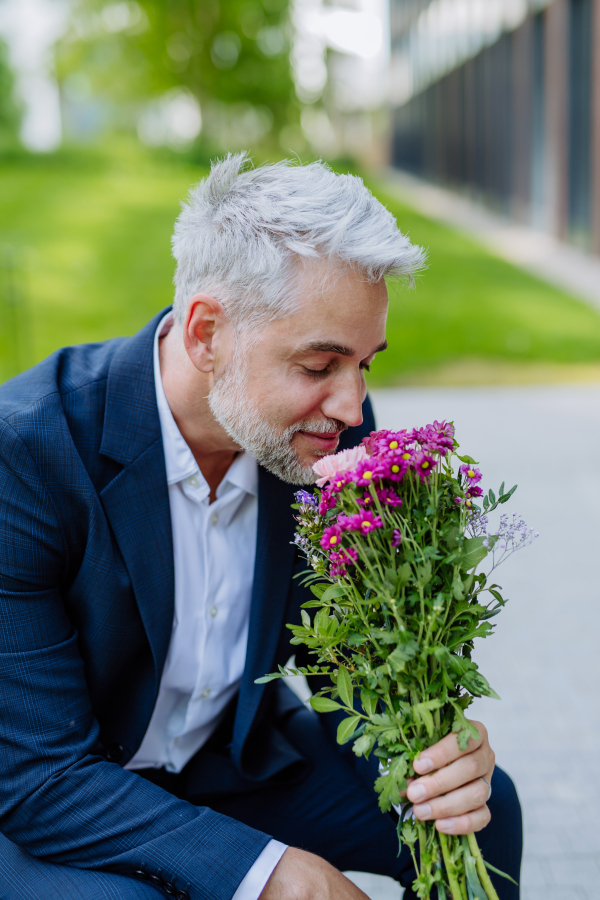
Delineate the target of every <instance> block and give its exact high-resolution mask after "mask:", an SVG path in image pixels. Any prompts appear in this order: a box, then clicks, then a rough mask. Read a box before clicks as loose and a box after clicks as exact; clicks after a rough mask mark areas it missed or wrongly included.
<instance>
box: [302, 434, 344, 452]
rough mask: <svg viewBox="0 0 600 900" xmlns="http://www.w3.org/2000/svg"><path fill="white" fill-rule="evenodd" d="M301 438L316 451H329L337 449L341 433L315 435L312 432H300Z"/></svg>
mask: <svg viewBox="0 0 600 900" xmlns="http://www.w3.org/2000/svg"><path fill="white" fill-rule="evenodd" d="M300 434H301V435H302V437H304V438H306V440H307V441H308V442H309V444H312V445H313V447H314V448H315V449H316V450H320V451H321V452H322V451H326V452H328V451H331V450H335V448H336V447H337V445H338V443H339V440H340V434H341V431H334V432H331V433H329V434H323V433H316V432H313V431H301V432H300Z"/></svg>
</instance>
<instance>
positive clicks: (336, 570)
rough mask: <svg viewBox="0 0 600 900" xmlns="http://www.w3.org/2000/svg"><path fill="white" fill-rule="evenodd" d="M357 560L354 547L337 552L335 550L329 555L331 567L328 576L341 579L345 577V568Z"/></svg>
mask: <svg viewBox="0 0 600 900" xmlns="http://www.w3.org/2000/svg"><path fill="white" fill-rule="evenodd" d="M357 559H358V552H357V551H356V550H355V549H354V547H348V548H343V549H342V550H340V551H339V552H336V551H335V550H334V551H333V552H332V553H330V554H329V561H330V563H331V566H330V568H329V574H330V575H331V577H332V578H341V577H342V576H344V575H346V566H353V565H355V563H356V560H357Z"/></svg>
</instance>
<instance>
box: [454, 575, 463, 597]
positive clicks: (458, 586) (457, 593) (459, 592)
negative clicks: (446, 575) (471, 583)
mask: <svg viewBox="0 0 600 900" xmlns="http://www.w3.org/2000/svg"><path fill="white" fill-rule="evenodd" d="M452 595H453V597H454V599H455V600H464V599H465V588H464V585H463V582H462V578H461V577H460V573H459V572H457V573H456V575H455V576H454V580H453V582H452Z"/></svg>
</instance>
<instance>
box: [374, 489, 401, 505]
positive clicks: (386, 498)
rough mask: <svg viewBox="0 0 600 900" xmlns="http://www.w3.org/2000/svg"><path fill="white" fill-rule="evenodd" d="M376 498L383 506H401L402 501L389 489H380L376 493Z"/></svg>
mask: <svg viewBox="0 0 600 900" xmlns="http://www.w3.org/2000/svg"><path fill="white" fill-rule="evenodd" d="M377 496H378V498H379V502H380V503H382V504H383V505H384V506H392V507H393V506H402V500H401V499H400V497H399V496H398V494H397V493H396V492H395V491H393V490H392V489H391V488H381V489H380V490H379V491H377Z"/></svg>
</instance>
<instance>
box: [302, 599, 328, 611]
mask: <svg viewBox="0 0 600 900" xmlns="http://www.w3.org/2000/svg"><path fill="white" fill-rule="evenodd" d="M315 606H319V607H321V606H323V604H322V603H321V601H320V600H307V601H306V603H303V604H302V606H301V607H300V608H301V609H312V608H313V607H315Z"/></svg>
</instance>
